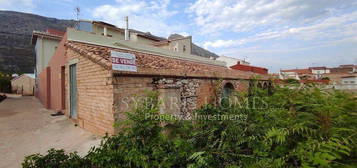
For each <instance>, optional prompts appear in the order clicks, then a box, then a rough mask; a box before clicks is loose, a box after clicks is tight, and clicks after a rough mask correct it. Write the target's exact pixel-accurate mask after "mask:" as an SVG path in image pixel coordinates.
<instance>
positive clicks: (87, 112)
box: [65, 49, 114, 135]
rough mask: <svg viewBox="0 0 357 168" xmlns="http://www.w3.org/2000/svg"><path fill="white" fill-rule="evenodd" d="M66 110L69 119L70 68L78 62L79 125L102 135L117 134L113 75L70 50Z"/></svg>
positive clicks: (68, 53)
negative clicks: (115, 130) (114, 126)
mask: <svg viewBox="0 0 357 168" xmlns="http://www.w3.org/2000/svg"><path fill="white" fill-rule="evenodd" d="M67 58H68V64H67V65H66V82H65V83H66V110H65V114H66V115H67V116H69V114H70V113H69V109H70V105H69V75H68V74H69V65H70V64H71V63H75V62H77V63H76V64H77V113H78V119H77V122H78V124H79V126H80V127H82V128H84V129H86V130H88V131H90V132H93V133H96V134H99V135H104V134H105V133H109V134H113V133H114V128H113V124H114V114H113V102H114V101H113V95H114V94H113V93H114V92H113V85H112V78H111V76H112V73H111V71H109V70H106V69H104V68H103V67H101V66H100V65H98V64H96V63H94V62H92V61H91V60H89V59H87V58H85V57H83V56H81V55H80V54H78V53H77V52H74V51H73V50H70V49H68V50H67Z"/></svg>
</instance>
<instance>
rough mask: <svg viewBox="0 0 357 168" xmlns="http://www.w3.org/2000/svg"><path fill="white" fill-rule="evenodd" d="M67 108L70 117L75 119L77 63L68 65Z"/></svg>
mask: <svg viewBox="0 0 357 168" xmlns="http://www.w3.org/2000/svg"><path fill="white" fill-rule="evenodd" d="M69 102H70V104H69V108H70V117H71V118H73V119H77V65H76V64H72V65H70V66H69Z"/></svg>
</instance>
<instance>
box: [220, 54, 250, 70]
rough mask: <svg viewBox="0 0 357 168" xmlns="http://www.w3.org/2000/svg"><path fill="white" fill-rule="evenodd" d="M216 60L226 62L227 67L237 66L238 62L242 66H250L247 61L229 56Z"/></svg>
mask: <svg viewBox="0 0 357 168" xmlns="http://www.w3.org/2000/svg"><path fill="white" fill-rule="evenodd" d="M216 60H218V61H223V62H225V63H226V66H227V67H231V66H233V65H236V64H237V63H238V62H239V63H240V64H242V65H249V62H247V61H245V60H242V59H238V58H232V57H227V56H219V57H218V58H217V59H216Z"/></svg>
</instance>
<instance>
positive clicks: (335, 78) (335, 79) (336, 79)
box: [322, 73, 350, 85]
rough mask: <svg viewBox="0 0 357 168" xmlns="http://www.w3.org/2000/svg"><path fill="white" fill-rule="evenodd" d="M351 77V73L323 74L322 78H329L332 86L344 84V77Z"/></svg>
mask: <svg viewBox="0 0 357 168" xmlns="http://www.w3.org/2000/svg"><path fill="white" fill-rule="evenodd" d="M348 75H350V74H349V73H328V74H323V75H322V78H328V79H329V80H330V84H331V85H340V84H342V77H344V76H348Z"/></svg>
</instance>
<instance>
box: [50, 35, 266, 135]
mask: <svg viewBox="0 0 357 168" xmlns="http://www.w3.org/2000/svg"><path fill="white" fill-rule="evenodd" d="M113 53H120V54H124V55H125V54H126V55H128V54H129V55H132V56H134V57H135V60H134V63H133V64H132V65H131V66H134V67H135V70H134V71H127V70H125V69H124V70H113V64H112V58H111V56H112V54H113ZM126 61H128V60H126ZM47 68H48V69H49V70H48V73H47V74H48V75H47V79H50V80H48V81H49V83H48V86H49V88H47V89H45V90H44V92H45V93H46V95H48V96H49V102H50V103H49V104H50V106H49V107H51V108H54V109H63V111H64V112H65V114H66V115H67V116H69V117H70V118H72V119H73V120H74V121H75V122H76V123H78V125H79V126H80V127H82V128H84V129H86V130H89V131H91V132H93V133H96V134H100V135H103V134H105V133H110V134H113V133H115V132H116V130H115V128H114V127H113V124H114V123H115V122H117V121H120V120H122V119H125V112H127V111H130V109H131V106H132V105H133V104H135V99H134V98H135V97H136V96H140V95H143V94H144V91H146V90H155V91H158V92H159V97H160V98H162V99H164V100H167V99H172V100H174V102H175V103H174V104H175V107H172V108H170V109H167V107H165V105H164V106H162V107H161V109H160V111H161V112H165V113H171V114H175V115H180V116H187V115H189V114H190V112H191V111H192V110H194V109H196V108H198V107H200V106H202V105H203V104H206V103H211V102H212V101H215V100H214V96H215V95H216V91H215V89H216V88H217V87H219V88H221V89H223V90H225V91H227V90H230V89H234V90H237V91H246V90H247V89H248V87H249V83H250V82H249V81H250V80H249V79H251V78H252V77H253V76H256V75H258V74H256V73H252V72H244V71H239V70H231V69H229V68H227V67H225V64H224V63H222V62H219V61H215V60H212V59H209V58H204V57H200V56H196V55H192V54H187V53H180V52H174V51H170V50H167V49H164V48H158V47H155V46H148V45H144V44H139V43H135V42H132V41H126V40H118V39H116V38H112V37H107V36H103V35H97V34H94V33H91V32H85V31H79V30H75V29H71V28H69V29H67V32H66V35H65V36H64V38H63V39H62V41H61V42H60V44H59V45H58V49H57V50H56V52H55V54H54V56H53V57H52V59H51V61H50V63H49V66H48V67H47ZM260 76H261V79H262V82H264V85H267V81H266V80H267V76H265V75H260ZM164 104H166V102H164Z"/></svg>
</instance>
